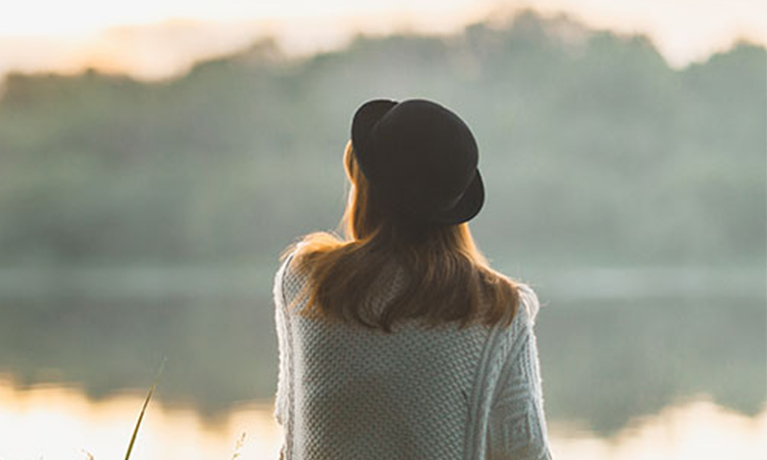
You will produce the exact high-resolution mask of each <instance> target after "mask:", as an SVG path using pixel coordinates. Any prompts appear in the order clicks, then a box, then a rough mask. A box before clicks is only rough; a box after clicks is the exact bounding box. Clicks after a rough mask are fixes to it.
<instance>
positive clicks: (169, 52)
mask: <svg viewBox="0 0 767 460" xmlns="http://www.w3.org/2000/svg"><path fill="white" fill-rule="evenodd" d="M530 7H532V8H534V9H536V10H538V11H539V12H541V13H542V14H544V15H557V14H560V13H566V14H567V15H569V16H570V17H572V18H573V19H576V20H579V21H582V22H584V23H585V24H587V25H589V26H592V27H596V28H600V29H612V30H614V31H616V32H619V33H643V34H646V35H649V36H650V38H651V39H652V40H653V41H654V42H655V44H656V46H657V47H658V48H659V50H660V51H661V53H662V54H663V55H664V57H665V58H666V60H667V61H668V62H669V63H670V64H671V65H672V66H675V67H682V66H684V65H687V64H688V63H690V62H694V61H700V60H704V59H705V58H707V57H708V56H709V55H710V54H711V53H713V52H716V51H722V50H725V49H727V48H728V47H729V46H731V45H732V43H733V42H734V41H736V40H737V39H741V38H745V39H748V40H749V41H752V42H756V43H761V44H765V45H767V0H729V1H727V0H525V1H517V0H356V1H351V0H322V1H317V0H279V1H274V0H270V1H264V0H255V1H247V2H245V1H242V0H216V1H211V0H131V1H129V2H128V1H122V2H104V1H103V0H98V1H97V0H67V1H65V2H63V1H61V0H22V1H14V2H13V3H11V4H9V5H4V6H3V8H2V13H1V14H0V77H2V76H3V75H4V74H6V73H7V72H9V71H24V72H37V71H56V72H64V73H72V72H79V71H81V70H82V69H84V68H86V67H95V68H98V69H101V70H104V71H109V72H124V73H129V74H131V75H133V76H135V77H137V78H143V79H162V78H168V77H173V76H175V75H178V74H180V73H183V72H184V71H185V70H187V69H188V68H189V67H190V66H191V65H192V64H193V63H194V62H195V61H197V60H199V59H202V58H206V57H211V56H216V55H221V54H226V53H229V52H233V51H236V50H238V49H242V48H244V47H246V46H247V45H248V44H250V43H252V42H253V41H255V40H257V39H259V38H263V37H266V36H270V37H275V38H276V39H277V40H278V42H279V43H280V45H281V46H282V47H283V49H284V50H285V51H286V52H288V53H291V54H296V55H302V54H309V53H313V52H317V51H323V50H329V49H333V48H338V47H341V46H343V45H344V44H345V43H347V42H348V40H349V39H350V38H351V37H352V36H353V35H354V34H357V33H366V34H374V35H378V34H386V33H391V32H394V31H403V30H407V31H422V32H426V33H451V32H454V31H457V30H460V29H461V28H462V27H463V26H464V25H466V24H470V23H473V22H478V21H481V20H484V19H486V18H488V17H499V16H504V15H510V14H513V12H514V11H518V10H521V9H524V8H530Z"/></svg>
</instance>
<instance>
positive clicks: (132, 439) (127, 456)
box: [125, 358, 168, 460]
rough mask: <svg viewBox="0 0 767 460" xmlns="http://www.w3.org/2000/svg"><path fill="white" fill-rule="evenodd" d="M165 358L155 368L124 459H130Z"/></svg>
mask: <svg viewBox="0 0 767 460" xmlns="http://www.w3.org/2000/svg"><path fill="white" fill-rule="evenodd" d="M167 360H168V359H167V358H163V360H162V362H161V363H160V368H159V369H157V375H155V377H154V382H153V383H152V387H151V388H150V389H149V393H147V395H146V399H145V400H144V406H143V407H142V408H141V413H139V415H138V420H137V421H136V427H135V428H134V429H133V435H132V436H131V437H130V443H129V444H128V451H127V452H125V460H128V459H130V454H131V452H132V451H133V444H134V443H135V442H136V435H138V429H139V427H140V426H141V421H142V420H143V419H144V413H145V412H146V407H147V406H148V405H149V400H150V399H152V394H154V389H155V387H157V382H158V381H159V380H160V374H162V370H163V368H164V367H165V361H167Z"/></svg>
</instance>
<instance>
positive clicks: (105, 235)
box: [0, 13, 767, 265]
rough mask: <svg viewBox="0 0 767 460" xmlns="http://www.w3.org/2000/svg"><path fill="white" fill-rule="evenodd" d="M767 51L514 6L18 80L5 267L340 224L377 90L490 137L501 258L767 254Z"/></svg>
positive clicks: (2, 242)
mask: <svg viewBox="0 0 767 460" xmlns="http://www.w3.org/2000/svg"><path fill="white" fill-rule="evenodd" d="M765 62H766V59H765V49H764V48H762V47H758V46H755V45H749V44H746V43H741V44H738V45H736V46H735V47H734V48H733V49H731V50H729V51H727V52H725V53H720V54H717V55H714V56H713V57H712V58H710V59H709V60H708V61H707V62H703V63H698V64H694V65H691V66H689V67H687V68H685V69H683V70H679V71H677V70H674V69H671V68H669V67H668V65H667V64H666V63H665V61H664V60H663V59H662V57H661V56H660V54H659V53H658V52H657V50H656V49H655V48H654V47H653V45H652V44H651V43H650V42H649V41H648V40H647V39H645V38H644V37H639V36H629V37H624V36H616V35H614V34H612V33H610V32H595V31H592V30H588V29H586V28H584V27H582V26H581V25H579V24H576V23H572V22H570V21H569V20H567V19H562V18H558V19H543V18H540V17H538V16H536V15H535V14H533V13H526V14H522V15H520V16H518V17H517V18H516V19H515V20H514V21H513V22H512V23H509V24H508V25H507V26H503V27H493V26H491V25H489V24H485V23H479V24H475V25H472V26H470V27H467V28H466V30H464V31H463V33H460V34H456V35H454V36H450V37H428V36H415V35H396V36H389V37H383V38H369V37H363V36H361V37H358V38H357V39H355V40H354V41H353V42H352V43H351V44H350V45H349V47H348V48H346V49H343V50H340V51H335V52H330V53H324V54H320V55H316V56H313V57H309V58H306V59H289V58H286V57H284V56H283V55H282V54H281V53H280V51H279V50H278V49H277V48H276V45H275V44H274V43H273V42H268V41H267V42H261V43H257V44H255V45H254V46H253V47H251V48H249V49H247V50H244V51H243V52H241V53H238V54H235V55H232V56H229V57H225V58H220V59H216V60H212V61H208V62H203V63H200V64H198V65H197V66H196V67H194V68H193V69H192V70H191V71H190V72H189V73H188V75H185V76H184V77H183V78H179V79H176V80H171V81H165V82H160V83H142V82H137V81H134V80H131V79H130V78H128V77H124V76H109V75H101V74H98V73H96V72H93V71H88V72H86V73H84V74H82V75H79V76H75V77H66V76H57V75H22V74H14V75H10V76H9V77H7V79H6V82H5V93H4V96H3V98H2V100H0V192H1V193H0V215H2V216H3V219H2V220H1V221H0V260H2V261H3V264H4V265H17V264H72V263H77V264H124V263H153V264H155V263H161V264H166V263H172V264H176V263H193V264H206V263H229V262H247V263H254V262H256V263H258V262H264V261H272V260H274V258H275V255H276V254H277V253H278V252H279V250H280V249H281V248H282V247H283V246H284V245H285V244H287V243H288V242H289V241H290V240H291V239H292V238H293V237H295V236H297V235H298V234H300V233H304V232H307V231H310V230H313V229H317V228H333V227H334V226H335V224H336V223H337V220H338V219H339V218H340V215H341V212H342V208H343V205H344V200H343V193H344V180H345V179H344V174H343V170H342V166H341V161H340V160H341V152H342V149H343V146H344V144H345V142H346V140H347V137H348V131H349V121H350V117H351V114H352V113H353V111H354V109H355V108H356V107H357V105H359V104H360V103H361V102H362V101H364V100H366V99H368V98H372V97H380V96H384V97H394V98H404V97H430V98H434V99H437V100H440V101H442V102H444V103H445V104H446V105H448V106H450V107H452V108H454V109H455V110H457V111H458V112H459V113H461V114H462V115H463V116H464V117H465V118H466V119H467V120H468V121H469V123H470V125H471V126H472V127H473V128H474V130H475V132H476V134H477V138H478V141H479V143H480V148H481V160H480V167H481V168H483V171H486V174H485V175H486V176H487V184H488V192H489V193H488V200H487V207H486V208H485V210H484V212H483V213H482V214H481V215H480V216H479V217H478V218H477V220H476V221H474V227H475V230H476V232H477V234H478V235H480V236H481V241H482V243H483V247H484V249H486V250H487V251H488V252H491V253H494V254H497V255H501V254H502V256H500V258H501V259H503V260H512V259H511V258H512V257H513V260H514V261H515V262H517V261H520V262H542V261H543V262H547V261H555V262H556V263H558V264H559V263H567V264H570V263H573V264H581V263H587V264H590V263H633V264H659V263H664V264H665V263H674V264H705V263H720V262H721V261H723V260H727V261H732V262H736V263H741V262H742V263H762V262H763V261H764V259H765V245H764V234H765V221H766V220H767V219H765V209H766V208H767V206H766V204H765V195H766V193H765V183H767V180H766V178H765V170H766V168H765V155H764V149H765V126H766V125H767V115H766V114H765V104H764V101H765V98H766V96H765V85H764V79H765V67H766V66H767V64H765Z"/></svg>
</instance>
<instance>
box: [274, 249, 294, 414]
mask: <svg viewBox="0 0 767 460" xmlns="http://www.w3.org/2000/svg"><path fill="white" fill-rule="evenodd" d="M292 258H293V256H292V254H291V255H290V256H289V257H288V258H287V259H286V260H285V261H284V262H283V264H282V265H281V266H280V268H279V270H277V273H276V274H275V276H274V286H273V289H272V293H273V296H274V307H275V308H274V323H275V327H276V331H277V348H278V354H279V369H278V377H277V392H276V395H275V398H274V418H275V420H277V423H279V424H280V425H282V426H283V427H284V426H285V422H286V417H287V412H288V404H289V385H290V374H291V364H292V363H291V361H292V360H291V358H290V354H291V353H290V348H289V347H290V341H289V340H288V337H289V332H290V331H289V326H288V321H289V319H288V318H287V315H286V311H285V296H284V292H283V284H284V278H285V271H286V269H287V266H288V264H289V263H290V260H291V259H292Z"/></svg>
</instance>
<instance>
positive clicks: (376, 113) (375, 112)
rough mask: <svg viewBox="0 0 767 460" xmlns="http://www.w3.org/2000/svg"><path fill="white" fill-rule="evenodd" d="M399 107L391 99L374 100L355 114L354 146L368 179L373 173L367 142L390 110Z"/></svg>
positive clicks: (353, 120) (362, 106)
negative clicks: (377, 124)
mask: <svg viewBox="0 0 767 460" xmlns="http://www.w3.org/2000/svg"><path fill="white" fill-rule="evenodd" d="M395 105H397V102H396V101H392V100H389V99H374V100H372V101H368V102H366V103H364V104H362V105H361V106H360V107H359V108H358V109H357V111H356V112H355V113H354V118H353V119H352V146H353V147H354V153H355V156H356V157H357V161H358V162H359V164H360V167H361V168H362V172H364V173H365V175H367V176H368V177H370V176H369V175H370V174H371V173H372V172H373V171H372V168H371V167H370V166H369V164H370V161H369V160H368V157H367V154H368V148H367V141H368V138H369V137H370V133H371V132H372V131H373V128H374V127H375V125H376V123H378V122H379V121H380V120H381V118H383V116H384V115H386V113H387V112H389V110H391V109H392V108H394V106H395Z"/></svg>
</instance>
